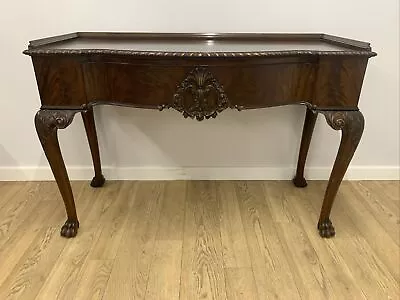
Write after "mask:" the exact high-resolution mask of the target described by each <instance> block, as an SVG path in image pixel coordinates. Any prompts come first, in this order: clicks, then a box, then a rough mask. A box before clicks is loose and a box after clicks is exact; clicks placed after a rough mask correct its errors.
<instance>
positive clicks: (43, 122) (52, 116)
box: [35, 110, 76, 144]
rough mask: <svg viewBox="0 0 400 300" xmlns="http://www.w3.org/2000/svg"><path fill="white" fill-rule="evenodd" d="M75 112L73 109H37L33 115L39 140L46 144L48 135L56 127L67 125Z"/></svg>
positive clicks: (54, 130) (53, 131)
mask: <svg viewBox="0 0 400 300" xmlns="http://www.w3.org/2000/svg"><path fill="white" fill-rule="evenodd" d="M75 113H76V111H75V110H39V111H38V112H37V113H36V116H35V126H36V131H37V133H38V135H39V138H40V142H41V143H42V144H46V143H47V140H48V137H49V136H50V135H52V134H56V132H57V129H64V128H66V127H68V126H69V125H70V124H71V122H72V120H73V119H74V116H75Z"/></svg>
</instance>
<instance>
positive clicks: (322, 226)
mask: <svg viewBox="0 0 400 300" xmlns="http://www.w3.org/2000/svg"><path fill="white" fill-rule="evenodd" d="M318 230H319V235H320V236H321V237H323V238H331V237H333V236H335V227H333V225H332V222H331V220H329V219H327V220H324V221H322V222H319V223H318Z"/></svg>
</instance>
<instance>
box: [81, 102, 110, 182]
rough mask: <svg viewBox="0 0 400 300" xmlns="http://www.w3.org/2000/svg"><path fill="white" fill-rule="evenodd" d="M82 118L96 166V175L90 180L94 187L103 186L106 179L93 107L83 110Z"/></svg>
mask: <svg viewBox="0 0 400 300" xmlns="http://www.w3.org/2000/svg"><path fill="white" fill-rule="evenodd" d="M82 119H83V124H84V125H85V131H86V135H87V139H88V142H89V147H90V153H91V154H92V160H93V166H94V177H93V179H92V181H91V182H90V185H91V186H92V187H102V186H103V185H104V182H105V181H106V180H105V178H104V176H103V173H102V172H101V162H100V152H99V144H98V142H97V132H96V126H95V123H94V115H93V107H90V108H89V109H88V110H86V111H83V112H82Z"/></svg>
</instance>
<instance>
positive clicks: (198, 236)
mask: <svg viewBox="0 0 400 300" xmlns="http://www.w3.org/2000/svg"><path fill="white" fill-rule="evenodd" d="M71 184H72V187H73V189H74V190H75V191H76V193H75V195H76V200H77V201H76V204H77V209H78V210H79V211H80V212H81V213H80V219H81V221H82V223H83V224H86V225H85V226H82V228H81V229H80V232H79V238H78V239H76V240H74V242H71V241H67V240H65V239H60V238H59V235H58V230H57V226H58V224H59V222H61V221H62V220H63V208H62V207H61V206H60V205H59V201H60V200H61V199H60V196H59V195H58V190H57V187H56V185H54V183H52V182H0V194H1V196H2V197H1V198H0V228H1V231H0V233H1V234H0V258H1V259H0V269H1V272H0V299H21V300H27V299H85V300H86V299H104V300H107V299H121V300H123V299H132V298H133V296H134V295H135V296H137V297H139V298H141V299H168V300H175V299H185V300H186V299H189V298H185V297H183V295H184V293H191V295H192V296H193V298H190V299H212V295H213V294H216V293H219V294H220V295H221V294H222V295H224V296H223V297H220V298H214V299H224V298H226V299H246V300H247V299H260V300H261V299H271V298H273V297H274V296H276V297H277V298H282V299H397V298H398V291H399V288H400V287H399V282H400V281H399V280H400V274H399V269H398V266H399V264H400V257H399V250H400V248H399V247H400V244H399V237H400V231H399V230H400V228H399V225H398V222H399V218H400V201H399V200H400V195H399V192H400V189H399V181H383V182H382V181H351V182H349V181H344V182H343V183H342V188H341V189H340V191H339V193H338V196H337V197H338V198H339V199H338V200H339V201H338V202H337V205H336V206H335V208H334V209H335V210H336V212H337V221H338V222H340V224H342V226H341V227H342V230H341V234H338V235H337V237H336V238H334V239H331V240H327V241H326V242H324V243H321V240H320V239H319V237H318V235H316V234H315V231H314V230H315V222H314V220H315V219H316V218H317V217H318V214H319V209H320V205H321V197H320V195H321V192H322V191H323V189H324V188H325V186H326V184H327V182H326V181H323V182H322V181H311V182H309V186H308V188H307V189H296V188H295V187H294V186H293V185H292V184H291V183H290V182H289V181H217V182H214V181H211V182H193V181H169V182H144V181H142V182H133V181H119V182H115V181H110V182H108V184H107V185H105V186H104V187H103V188H102V189H91V188H90V187H89V186H88V185H87V184H86V182H83V181H72V182H71ZM197 190H199V191H200V192H201V195H198V194H193V192H195V191H197ZM205 199H206V201H205V202H204V200H205ZM32 211H33V212H34V214H32ZM186 225H189V226H188V227H186ZM377 237H379V238H377ZM190 257H194V258H195V260H193V261H189V260H188V258H190ZM214 257H221V260H220V261H215V260H214ZM183 260H185V266H188V267H189V268H190V269H189V270H187V269H186V270H185V269H183V268H182V267H183ZM221 268H222V270H221ZM185 274H189V276H184V275H185ZM217 274H219V276H220V277H217V276H216V275H217ZM220 278H222V279H224V281H222V280H220ZM195 279H198V281H197V285H195V288H194V289H191V290H188V289H187V288H188V287H189V286H193V281H194V280H195ZM283 287H284V288H283ZM225 295H226V297H225Z"/></svg>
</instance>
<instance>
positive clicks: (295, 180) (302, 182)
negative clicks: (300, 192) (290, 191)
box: [292, 176, 307, 188]
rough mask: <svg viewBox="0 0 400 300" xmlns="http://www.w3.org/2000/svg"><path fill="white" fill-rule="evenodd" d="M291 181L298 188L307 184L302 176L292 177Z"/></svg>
mask: <svg viewBox="0 0 400 300" xmlns="http://www.w3.org/2000/svg"><path fill="white" fill-rule="evenodd" d="M292 182H293V184H294V186H295V187H298V188H303V187H306V186H307V180H305V179H304V177H297V176H296V177H294V178H293V179H292Z"/></svg>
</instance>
